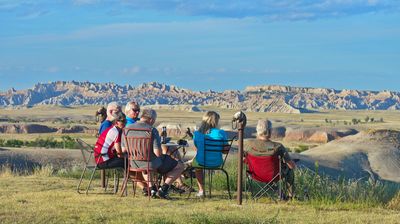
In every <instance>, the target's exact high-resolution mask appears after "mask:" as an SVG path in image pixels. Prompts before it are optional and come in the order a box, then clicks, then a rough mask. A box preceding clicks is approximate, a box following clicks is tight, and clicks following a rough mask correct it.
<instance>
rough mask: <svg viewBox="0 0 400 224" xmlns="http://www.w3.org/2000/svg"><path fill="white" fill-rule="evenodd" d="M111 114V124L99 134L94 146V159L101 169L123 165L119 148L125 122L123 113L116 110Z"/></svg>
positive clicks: (122, 166)
mask: <svg viewBox="0 0 400 224" xmlns="http://www.w3.org/2000/svg"><path fill="white" fill-rule="evenodd" d="M112 116H113V122H112V126H111V127H109V128H107V129H105V130H104V131H103V132H102V133H101V134H100V136H99V138H98V139H97V142H96V145H95V147H94V156H95V161H96V164H97V166H98V167H99V168H101V169H106V168H117V167H120V168H124V167H125V159H124V156H123V152H122V148H121V135H122V129H123V128H124V127H125V124H126V118H125V114H124V113H122V112H121V111H118V112H116V113H114V114H113V115H112Z"/></svg>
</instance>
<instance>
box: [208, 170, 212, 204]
mask: <svg viewBox="0 0 400 224" xmlns="http://www.w3.org/2000/svg"><path fill="white" fill-rule="evenodd" d="M211 172H212V170H208V197H209V198H211V187H212V173H211Z"/></svg>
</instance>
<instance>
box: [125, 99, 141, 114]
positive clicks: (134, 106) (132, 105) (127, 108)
mask: <svg viewBox="0 0 400 224" xmlns="http://www.w3.org/2000/svg"><path fill="white" fill-rule="evenodd" d="M139 108H140V107H139V104H138V103H137V102H135V101H130V102H128V103H127V104H126V106H125V114H128V112H129V111H130V110H132V109H139Z"/></svg>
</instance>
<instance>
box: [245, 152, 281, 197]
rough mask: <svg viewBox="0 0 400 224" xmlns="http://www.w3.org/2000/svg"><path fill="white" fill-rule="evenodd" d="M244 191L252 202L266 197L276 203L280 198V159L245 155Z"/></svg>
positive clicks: (274, 156) (272, 156)
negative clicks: (249, 195)
mask: <svg viewBox="0 0 400 224" xmlns="http://www.w3.org/2000/svg"><path fill="white" fill-rule="evenodd" d="M244 162H245V164H246V166H247V170H246V177H247V178H246V179H247V181H246V187H245V188H246V190H249V191H250V193H251V196H252V198H253V199H254V200H257V199H259V198H260V197H262V196H264V195H267V196H269V197H270V198H272V199H273V200H275V201H276V199H275V198H276V197H277V198H279V199H280V198H281V196H282V183H281V181H280V180H281V179H282V178H281V171H282V169H281V162H282V161H281V158H280V157H279V156H278V155H271V156H264V155H263V156H255V155H252V154H251V153H248V152H247V153H245V161H244Z"/></svg>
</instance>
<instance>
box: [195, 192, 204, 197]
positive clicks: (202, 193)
mask: <svg viewBox="0 0 400 224" xmlns="http://www.w3.org/2000/svg"><path fill="white" fill-rule="evenodd" d="M204 196H205V194H204V191H199V192H197V194H196V197H199V198H202V197H204Z"/></svg>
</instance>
